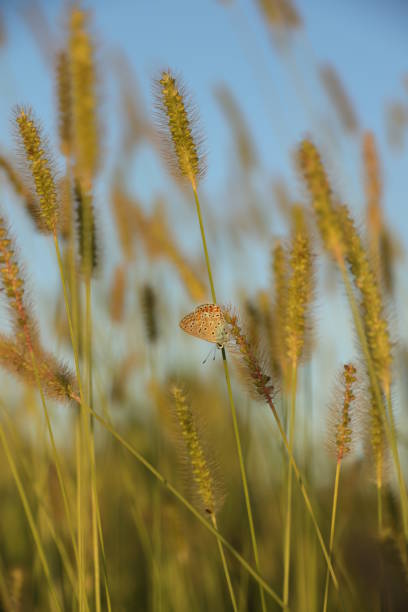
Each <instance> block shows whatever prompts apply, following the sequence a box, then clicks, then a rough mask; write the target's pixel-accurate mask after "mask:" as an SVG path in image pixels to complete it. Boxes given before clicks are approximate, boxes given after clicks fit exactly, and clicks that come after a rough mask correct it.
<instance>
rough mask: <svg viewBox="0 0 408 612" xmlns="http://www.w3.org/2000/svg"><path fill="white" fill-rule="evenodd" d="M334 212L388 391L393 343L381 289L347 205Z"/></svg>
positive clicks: (374, 355)
mask: <svg viewBox="0 0 408 612" xmlns="http://www.w3.org/2000/svg"><path fill="white" fill-rule="evenodd" d="M337 214H338V219H339V222H340V224H341V227H342V228H343V241H344V244H345V247H346V259H347V262H348V263H349V265H350V270H351V273H352V274H353V277H354V279H355V284H356V286H357V287H358V289H359V290H360V294H361V300H360V308H361V313H362V319H363V322H364V328H365V332H366V337H367V343H368V347H369V351H370V355H371V358H372V361H373V366H374V369H375V373H376V375H377V376H378V379H379V381H380V383H381V387H382V390H383V392H384V393H385V395H387V394H388V393H389V390H390V386H391V374H392V373H391V366H392V345H391V339H390V332H389V329H388V322H387V319H386V318H385V314H384V306H383V301H382V296H381V290H380V288H379V286H378V283H377V280H376V278H375V274H374V272H373V270H372V267H371V266H370V262H369V259H368V257H367V252H366V250H365V248H364V245H363V243H362V241H361V238H360V236H359V234H358V232H357V229H356V227H355V225H354V222H353V219H352V218H351V216H350V213H349V210H348V208H347V207H346V206H339V207H338V208H337Z"/></svg>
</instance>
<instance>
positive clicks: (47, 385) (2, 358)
mask: <svg viewBox="0 0 408 612" xmlns="http://www.w3.org/2000/svg"><path fill="white" fill-rule="evenodd" d="M0 365H1V366H2V367H3V368H4V369H5V370H7V371H8V372H11V373H12V374H14V375H15V376H17V377H18V378H20V380H21V381H22V382H25V383H26V384H27V385H30V386H32V387H37V373H38V377H39V380H40V383H41V388H42V390H43V391H44V394H45V395H46V396H48V397H49V398H51V399H55V400H58V401H61V402H66V401H70V400H71V399H72V394H77V389H76V384H75V378H74V376H73V374H72V373H71V372H70V371H69V369H68V368H66V367H65V366H64V365H62V364H60V363H59V362H58V361H57V360H56V359H55V357H54V356H52V355H50V354H49V353H47V352H45V351H44V350H43V349H42V348H41V347H39V346H36V349H35V367H34V363H33V359H32V355H31V354H30V351H27V349H26V347H25V346H23V345H22V344H21V343H18V344H17V343H16V342H14V341H13V340H11V339H10V338H7V337H6V336H4V335H0ZM36 369H37V372H36Z"/></svg>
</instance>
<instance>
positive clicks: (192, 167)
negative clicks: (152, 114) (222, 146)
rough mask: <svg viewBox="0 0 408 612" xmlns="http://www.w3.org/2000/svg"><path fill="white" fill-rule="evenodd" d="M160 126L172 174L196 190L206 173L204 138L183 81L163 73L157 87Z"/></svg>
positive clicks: (166, 72)
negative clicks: (203, 149) (187, 182)
mask: <svg viewBox="0 0 408 612" xmlns="http://www.w3.org/2000/svg"><path fill="white" fill-rule="evenodd" d="M155 93H156V102H157V109H158V113H157V126H158V130H159V133H160V136H161V142H162V143H163V145H164V148H163V152H164V155H165V159H166V160H167V162H168V163H169V166H170V169H171V170H172V172H173V174H174V175H175V176H176V177H177V178H179V179H181V180H186V179H187V181H189V182H190V183H191V184H192V185H193V187H194V188H195V187H196V186H197V183H198V181H199V180H200V179H201V178H202V177H203V176H204V174H205V160H204V154H203V151H202V148H203V138H202V136H201V134H200V130H199V127H198V117H197V112H196V110H195V109H194V108H193V106H192V104H191V102H190V100H189V97H188V96H187V94H186V92H185V89H184V86H183V85H182V84H181V83H180V79H178V78H176V77H175V76H174V75H173V74H172V72H171V71H170V70H167V71H163V72H162V73H161V76H160V78H158V79H157V81H156V84H155Z"/></svg>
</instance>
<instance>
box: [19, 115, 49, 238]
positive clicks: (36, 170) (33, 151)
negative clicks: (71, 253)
mask: <svg viewBox="0 0 408 612" xmlns="http://www.w3.org/2000/svg"><path fill="white" fill-rule="evenodd" d="M16 123H17V126H18V133H19V137H20V143H21V147H22V150H23V152H24V157H25V159H26V162H27V165H28V167H29V169H30V173H31V176H32V178H33V182H34V186H35V191H36V194H37V197H38V214H39V216H40V217H41V221H42V226H43V227H44V230H45V231H47V232H50V233H54V232H55V231H56V227H57V221H58V207H59V205H58V197H57V189H56V186H55V179H54V172H53V169H52V167H53V165H52V162H51V158H50V155H49V153H48V152H47V150H46V146H45V143H44V140H43V138H42V135H41V132H40V129H39V127H38V125H36V123H35V121H34V119H33V116H32V113H31V111H30V110H27V109H24V108H17V112H16Z"/></svg>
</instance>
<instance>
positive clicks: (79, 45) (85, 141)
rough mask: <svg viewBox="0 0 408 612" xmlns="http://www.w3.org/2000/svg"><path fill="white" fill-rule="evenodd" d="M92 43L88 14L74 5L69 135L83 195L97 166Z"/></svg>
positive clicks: (98, 160)
mask: <svg viewBox="0 0 408 612" xmlns="http://www.w3.org/2000/svg"><path fill="white" fill-rule="evenodd" d="M94 55H95V49H94V43H93V41H92V39H91V36H90V33H89V14H88V13H87V12H86V11H83V10H82V9H81V8H80V7H79V5H74V6H73V7H72V9H71V12H70V17H69V67H70V75H71V91H72V134H73V146H74V158H75V174H76V178H77V180H78V181H80V183H81V188H82V189H83V190H85V191H86V192H88V191H90V190H91V189H92V183H93V180H94V178H95V175H96V172H97V170H98V168H99V164H100V143H99V134H100V125H99V117H98V96H97V76H96V67H95V59H94Z"/></svg>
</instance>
